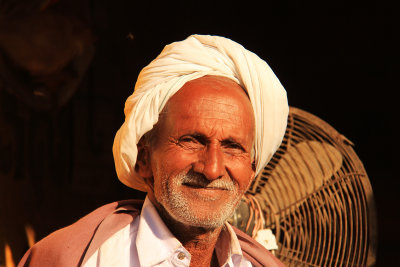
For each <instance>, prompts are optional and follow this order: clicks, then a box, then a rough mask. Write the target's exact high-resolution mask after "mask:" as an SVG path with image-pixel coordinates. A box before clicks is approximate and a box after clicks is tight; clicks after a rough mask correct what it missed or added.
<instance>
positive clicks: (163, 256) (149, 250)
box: [84, 198, 252, 267]
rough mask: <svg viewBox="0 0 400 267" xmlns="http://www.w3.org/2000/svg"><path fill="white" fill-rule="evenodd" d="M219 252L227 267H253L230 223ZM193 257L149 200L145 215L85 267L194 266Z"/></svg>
mask: <svg viewBox="0 0 400 267" xmlns="http://www.w3.org/2000/svg"><path fill="white" fill-rule="evenodd" d="M215 252H216V254H217V257H218V261H219V262H220V263H221V262H223V264H220V266H224V267H234V266H235V267H236V266H243V267H250V266H252V265H251V263H250V262H249V261H247V260H246V259H245V258H244V257H243V254H242V250H241V248H240V244H239V240H238V239H237V237H236V234H235V232H234V231H233V229H232V227H231V226H230V225H229V224H228V223H226V224H225V227H224V228H223V230H222V231H221V234H220V237H219V239H218V241H217V244H216V247H215ZM190 259H191V255H190V253H189V252H188V251H187V250H186V249H185V248H184V247H183V246H182V244H181V243H180V242H179V240H178V239H176V238H175V237H174V236H173V235H172V233H171V232H170V231H169V229H168V228H167V226H166V225H165V224H164V222H163V221H162V219H161V218H160V216H159V215H158V212H157V210H156V209H155V207H154V206H153V204H152V203H151V201H150V200H149V199H148V198H146V199H145V201H144V204H143V208H142V211H141V214H140V215H138V216H137V217H136V219H135V220H134V221H133V222H132V223H131V224H129V225H127V226H126V227H124V228H123V229H121V230H120V231H118V232H117V233H115V234H114V235H113V236H111V237H110V238H109V239H107V240H106V241H105V242H104V243H103V244H102V245H101V246H100V248H99V249H98V250H97V251H96V252H95V253H94V254H93V255H92V256H91V257H90V258H89V259H88V261H87V262H86V263H85V264H84V267H110V266H118V267H136V266H146V267H147V266H175V267H178V266H182V267H187V266H189V265H190Z"/></svg>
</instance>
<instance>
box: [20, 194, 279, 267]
mask: <svg viewBox="0 0 400 267" xmlns="http://www.w3.org/2000/svg"><path fill="white" fill-rule="evenodd" d="M142 205H143V201H142V200H123V201H118V202H113V203H110V204H107V205H105V206H102V207H100V208H98V209H96V210H95V211H93V212H91V213H90V214H88V215H86V216H85V217H83V218H82V219H80V220H79V221H77V222H75V223H74V224H72V225H70V226H67V227H65V228H62V229H60V230H58V231H56V232H54V233H52V234H50V235H49V236H47V237H46V238H44V239H42V240H41V241H39V242H38V243H36V244H35V245H34V246H33V247H32V248H31V249H29V250H28V251H27V252H26V253H25V255H24V257H23V258H22V259H21V261H20V262H19V264H18V267H22V266H32V267H43V266H46V267H50V266H57V267H67V266H68V267H71V266H81V265H82V264H83V263H85V262H86V261H87V260H88V259H89V257H90V256H91V255H92V254H93V253H94V252H95V251H96V250H97V249H98V248H99V247H100V246H101V244H102V243H103V242H104V241H106V240H107V239H108V238H109V237H111V236H112V235H113V234H115V233H116V232H117V231H118V230H120V229H122V228H123V227H125V226H126V225H128V224H130V223H131V222H132V221H133V220H134V219H135V218H136V216H137V215H138V214H139V213H140V210H141V207H142ZM234 230H235V232H236V235H237V237H238V239H239V242H240V246H241V248H242V251H243V255H244V256H245V258H246V259H248V260H249V261H250V262H251V263H252V264H253V266H267V267H281V266H284V265H283V263H281V262H280V261H279V260H278V259H277V258H275V257H274V256H273V255H272V254H271V253H270V252H269V251H268V250H267V249H265V248H264V247H263V246H262V245H260V244H259V243H258V242H256V241H255V240H254V239H252V238H251V237H249V236H248V235H246V234H245V233H243V232H242V231H240V230H239V229H237V228H234Z"/></svg>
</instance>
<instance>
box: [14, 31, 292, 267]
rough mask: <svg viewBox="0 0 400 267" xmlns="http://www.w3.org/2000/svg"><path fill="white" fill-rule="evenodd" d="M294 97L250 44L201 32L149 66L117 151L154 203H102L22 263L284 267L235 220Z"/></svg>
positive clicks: (125, 176)
mask: <svg viewBox="0 0 400 267" xmlns="http://www.w3.org/2000/svg"><path fill="white" fill-rule="evenodd" d="M287 114H288V104H287V99H286V93H285V90H284V89H283V87H282V85H281V84H280V82H279V80H278V79H277V78H276V77H275V75H274V74H273V72H272V71H271V69H270V68H269V67H268V65H267V64H266V63H265V62H264V61H263V60H261V59H260V58H259V57H257V56H256V55H255V54H253V53H251V52H249V51H248V50H246V49H245V48H243V47H242V46H241V45H239V44H237V43H235V42H233V41H231V40H229V39H226V38H223V37H217V36H201V35H193V36H190V37H189V38H187V39H186V40H184V41H181V42H176V43H173V44H171V45H168V46H166V47H165V49H164V50H163V51H162V52H161V54H160V55H159V56H158V57H157V58H156V59H155V60H154V61H152V62H151V63H150V64H149V65H148V66H147V67H145V68H144V69H143V70H142V71H141V73H140V75H139V77H138V80H137V83H136V86H135V90H134V93H133V95H132V96H130V97H129V98H128V99H127V101H126V105H125V116H126V118H125V122H124V124H123V125H122V127H121V129H120V130H119V131H118V133H117V135H116V137H115V141H114V147H113V153H114V159H115V165H116V170H117V175H118V178H119V179H120V180H121V181H122V182H123V183H124V184H126V185H127V186H129V187H131V188H135V189H138V190H142V191H146V192H147V197H146V199H145V201H144V203H142V202H140V201H135V200H128V201H121V202H118V203H111V204H109V205H106V206H103V207H101V208H99V209H97V210H96V211H94V212H92V213H91V214H89V215H87V216H86V217H84V218H82V219H81V220H79V221H78V222H76V223H75V224H73V225H71V226H69V227H66V228H64V229H61V230H59V231H57V232H55V233H53V234H51V235H50V236H48V237H46V238H45V239H43V240H42V241H40V242H39V243H37V244H36V245H35V246H34V247H33V248H31V249H30V250H29V251H28V252H27V253H26V255H25V256H24V258H23V259H22V261H21V262H20V266H76V265H82V266H189V265H190V266H282V263H280V262H279V260H277V259H276V258H274V257H273V256H272V255H271V254H270V253H269V252H268V251H267V250H266V249H264V248H263V247H262V246H261V245H259V244H258V243H257V242H256V241H254V240H253V239H251V238H250V237H248V236H246V235H245V234H244V233H242V232H240V231H239V230H238V229H235V228H233V227H232V226H230V225H229V224H228V223H227V222H226V221H227V219H228V218H229V217H230V216H231V215H232V213H233V212H234V210H235V208H236V206H237V204H238V203H239V201H240V199H241V197H242V196H243V194H244V193H245V192H246V190H247V188H248V187H249V185H250V183H251V181H252V179H253V178H254V177H255V175H256V174H257V173H258V172H259V171H260V170H262V168H263V167H264V166H265V165H266V164H267V163H268V161H269V159H270V158H271V157H272V155H273V153H274V152H275V151H276V149H277V148H278V147H279V145H280V142H281V141H282V137H283V134H284V131H285V128H286V120H287Z"/></svg>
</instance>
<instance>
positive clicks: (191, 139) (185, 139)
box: [179, 136, 196, 143]
mask: <svg viewBox="0 0 400 267" xmlns="http://www.w3.org/2000/svg"><path fill="white" fill-rule="evenodd" d="M179 142H181V143H190V142H196V140H195V139H194V138H193V137H190V136H184V137H181V138H179Z"/></svg>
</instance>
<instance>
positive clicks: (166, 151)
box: [149, 76, 254, 228]
mask: <svg viewBox="0 0 400 267" xmlns="http://www.w3.org/2000/svg"><path fill="white" fill-rule="evenodd" d="M252 112H253V111H252V107H251V104H250V101H249V99H248V98H247V96H246V94H245V93H244V91H243V89H242V88H241V87H240V86H239V85H238V84H236V83H234V82H233V81H231V80H229V79H227V78H223V77H216V76H205V77H203V78H199V79H196V80H193V81H191V82H188V83H186V84H185V85H184V86H183V87H182V88H181V90H180V91H178V93H176V94H175V95H174V96H173V97H172V98H171V99H170V100H169V102H168V105H167V109H166V111H164V113H163V114H162V115H161V116H160V120H159V123H158V125H157V127H156V129H157V134H156V137H155V142H153V145H152V146H151V147H152V148H151V149H150V158H151V159H150V161H151V168H152V174H153V178H154V185H153V186H154V192H149V194H150V195H153V194H154V199H155V201H156V203H155V205H156V206H158V207H159V209H160V208H162V209H163V210H165V211H166V212H168V214H169V215H170V216H171V217H172V218H174V219H175V220H177V221H179V222H181V223H185V224H188V225H193V226H200V227H209V228H210V227H218V226H221V225H222V224H223V223H224V222H225V221H226V219H228V218H229V216H230V215H231V214H232V212H233V211H234V209H235V207H236V204H237V203H238V201H239V200H240V198H241V196H242V195H243V194H244V192H245V191H246V190H247V188H248V186H249V184H250V182H251V180H252V179H253V177H254V170H253V168H252V160H253V159H252V149H253V143H254V118H253V113H252Z"/></svg>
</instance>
